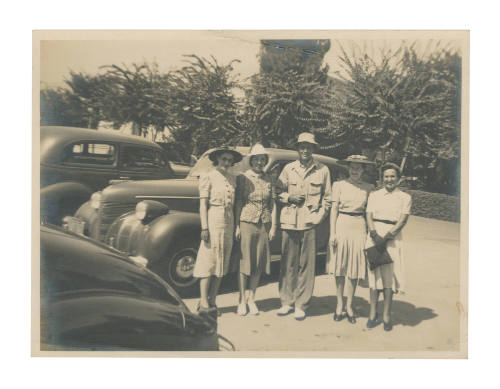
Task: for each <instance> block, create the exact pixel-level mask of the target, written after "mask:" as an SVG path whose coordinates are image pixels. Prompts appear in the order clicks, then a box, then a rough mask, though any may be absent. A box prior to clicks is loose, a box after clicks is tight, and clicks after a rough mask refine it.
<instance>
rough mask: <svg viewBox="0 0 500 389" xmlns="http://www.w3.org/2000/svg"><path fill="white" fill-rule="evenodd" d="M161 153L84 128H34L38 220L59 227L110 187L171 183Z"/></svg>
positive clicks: (153, 145)
mask: <svg viewBox="0 0 500 389" xmlns="http://www.w3.org/2000/svg"><path fill="white" fill-rule="evenodd" d="M173 176H174V172H173V170H172V168H171V166H170V164H169V160H168V158H167V156H166V153H165V151H164V150H163V149H162V148H161V147H160V146H159V145H157V144H156V143H154V142H150V141H148V140H146V139H143V138H141V137H137V136H128V135H123V134H119V133H114V132H111V131H97V130H89V129H85V128H74V127H57V126H42V127H41V128H40V188H41V190H40V210H41V220H42V221H45V222H49V223H54V224H60V223H61V218H62V216H64V215H68V214H73V213H74V212H75V211H76V210H77V209H78V207H79V206H80V205H81V204H82V202H84V201H87V200H88V199H89V198H90V196H91V194H92V193H94V192H95V191H98V190H101V189H103V188H105V187H106V186H108V185H109V184H110V183H111V182H119V181H124V180H142V179H154V180H157V179H163V178H172V177H173Z"/></svg>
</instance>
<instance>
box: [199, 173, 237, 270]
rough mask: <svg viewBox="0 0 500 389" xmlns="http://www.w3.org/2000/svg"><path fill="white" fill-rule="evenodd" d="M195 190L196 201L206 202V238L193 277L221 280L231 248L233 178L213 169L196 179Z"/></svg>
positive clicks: (232, 238) (201, 245) (232, 232)
mask: <svg viewBox="0 0 500 389" xmlns="http://www.w3.org/2000/svg"><path fill="white" fill-rule="evenodd" d="M199 189H200V198H207V199H208V232H209V234H210V239H209V242H208V243H205V242H204V241H203V240H202V241H201V243H200V249H199V250H198V255H197V257H196V263H195V266H194V270H193V276H194V277H197V278H206V277H209V276H216V277H222V276H224V275H226V274H227V273H228V270H229V263H230V258H231V250H232V248H233V240H234V197H235V190H236V177H235V176H233V175H232V174H229V173H222V172H221V171H219V170H218V169H213V170H210V171H209V172H208V173H206V174H202V175H201V176H200V182H199Z"/></svg>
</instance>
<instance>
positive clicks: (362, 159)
mask: <svg viewBox="0 0 500 389" xmlns="http://www.w3.org/2000/svg"><path fill="white" fill-rule="evenodd" d="M338 163H340V164H341V165H349V164H350V163H361V164H365V165H374V164H375V162H373V161H370V160H369V159H368V157H367V156H365V155H349V156H348V157H347V158H346V159H343V160H341V161H338Z"/></svg>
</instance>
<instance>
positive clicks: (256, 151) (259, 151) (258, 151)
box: [248, 143, 269, 157]
mask: <svg viewBox="0 0 500 389" xmlns="http://www.w3.org/2000/svg"><path fill="white" fill-rule="evenodd" d="M268 154H269V153H268V152H267V150H266V149H265V147H264V146H262V145H261V144H260V143H256V144H254V145H253V146H252V148H251V149H250V154H248V156H249V157H253V156H254V155H268Z"/></svg>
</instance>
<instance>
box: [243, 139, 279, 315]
mask: <svg viewBox="0 0 500 389" xmlns="http://www.w3.org/2000/svg"><path fill="white" fill-rule="evenodd" d="M249 156H250V161H249V162H250V167H251V168H250V169H248V170H247V171H246V172H245V173H243V174H241V175H239V176H238V177H237V190H236V211H235V216H236V217H235V220H236V239H241V254H242V256H241V260H240V273H239V289H240V298H239V304H238V309H237V313H238V314H239V315H241V316H244V315H246V314H247V312H250V314H252V315H257V314H258V313H259V309H258V307H257V305H256V304H255V291H256V289H257V286H258V284H259V280H260V276H261V274H262V272H263V271H264V270H265V271H266V273H267V274H269V273H270V260H271V254H270V249H269V240H272V239H273V238H274V236H275V235H276V229H277V212H276V195H275V190H274V184H273V181H272V178H271V177H270V176H269V175H267V174H265V173H264V170H263V169H264V168H265V166H266V165H267V163H268V161H269V157H268V154H267V152H266V150H265V148H264V147H263V146H262V145H260V144H256V145H254V146H253V147H252V150H251V152H250V154H249ZM247 286H248V290H247ZM247 292H248V293H247ZM247 307H248V310H247Z"/></svg>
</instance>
